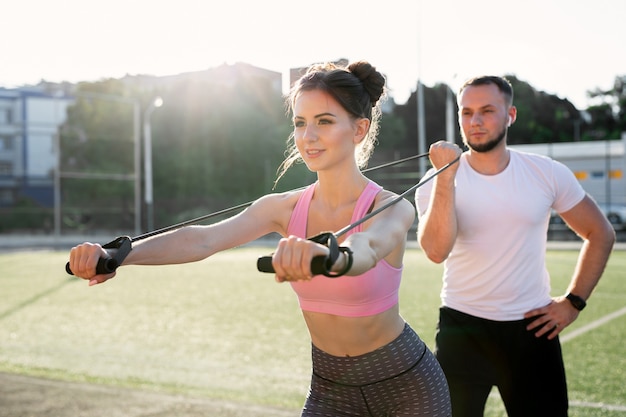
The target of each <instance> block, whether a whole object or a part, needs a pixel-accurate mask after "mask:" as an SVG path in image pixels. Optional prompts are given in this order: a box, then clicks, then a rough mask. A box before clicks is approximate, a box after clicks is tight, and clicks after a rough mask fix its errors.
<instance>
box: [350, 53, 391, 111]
mask: <svg viewBox="0 0 626 417" xmlns="http://www.w3.org/2000/svg"><path fill="white" fill-rule="evenodd" d="M348 71H350V72H351V73H352V74H354V75H355V76H356V77H357V78H358V79H359V80H361V82H362V83H363V87H365V90H366V91H367V93H368V94H369V96H370V101H371V102H372V107H374V106H375V105H376V103H377V102H378V100H379V99H380V98H381V96H382V95H383V93H384V92H385V77H384V76H383V75H382V74H381V73H380V72H378V71H376V68H375V67H373V66H372V65H371V64H370V63H369V62H367V61H356V62H353V63H352V64H350V65H348Z"/></svg>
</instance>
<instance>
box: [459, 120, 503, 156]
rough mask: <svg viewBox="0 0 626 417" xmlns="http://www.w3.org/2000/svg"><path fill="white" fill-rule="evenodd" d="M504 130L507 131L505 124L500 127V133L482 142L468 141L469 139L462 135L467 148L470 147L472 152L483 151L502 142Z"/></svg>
mask: <svg viewBox="0 0 626 417" xmlns="http://www.w3.org/2000/svg"><path fill="white" fill-rule="evenodd" d="M506 132H507V128H506V126H505V127H503V128H502V131H501V132H500V134H498V136H496V137H495V138H494V139H492V140H490V141H487V142H485V143H483V144H472V143H470V141H469V140H467V138H466V137H465V135H463V142H464V143H465V145H466V146H467V147H468V148H470V149H471V150H473V151H474V152H479V153H485V152H489V151H491V150H493V149H494V148H495V147H496V146H498V144H499V143H500V142H502V141H503V140H504V138H505V137H506Z"/></svg>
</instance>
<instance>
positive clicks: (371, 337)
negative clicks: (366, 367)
mask: <svg viewBox="0 0 626 417" xmlns="http://www.w3.org/2000/svg"><path fill="white" fill-rule="evenodd" d="M302 314H303V315H304V320H305V321H306V323H307V327H308V328H309V333H310V335H311V341H312V343H313V344H314V345H315V346H316V347H317V348H319V349H321V350H323V351H324V352H326V353H328V354H330V355H333V356H358V355H363V354H365V353H368V352H371V351H373V350H376V349H378V348H379V347H381V346H385V345H386V344H388V343H389V342H391V341H393V340H395V339H396V338H397V337H398V336H399V335H400V333H402V330H403V329H404V325H405V321H404V319H403V318H402V317H400V314H399V309H398V305H397V304H396V305H395V306H393V307H391V308H390V309H389V310H387V311H384V312H382V313H379V314H376V315H374V316H365V317H342V316H336V315H333V314H326V313H316V312H312V311H303V312H302Z"/></svg>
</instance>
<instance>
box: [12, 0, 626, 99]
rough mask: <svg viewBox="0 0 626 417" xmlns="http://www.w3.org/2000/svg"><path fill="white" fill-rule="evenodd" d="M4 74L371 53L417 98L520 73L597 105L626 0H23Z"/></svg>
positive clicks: (59, 77)
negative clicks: (421, 88) (594, 92)
mask: <svg viewBox="0 0 626 417" xmlns="http://www.w3.org/2000/svg"><path fill="white" fill-rule="evenodd" d="M4 10H5V12H4V13H3V14H4V16H3V24H2V25H0V37H1V38H2V39H3V47H2V48H1V49H0V50H1V51H2V52H1V54H2V55H1V56H2V67H1V68H0V86H4V87H9V88H10V87H15V86H17V85H22V84H33V83H37V82H38V81H40V80H41V79H45V80H48V81H63V80H67V81H71V82H76V81H95V80H98V79H101V78H107V77H121V76H124V75H125V74H152V75H170V74H177V73H181V72H186V71H197V70H202V69H206V68H210V67H214V66H217V65H220V64H222V63H234V62H247V63H250V64H253V65H257V66H260V67H263V68H268V69H271V70H275V71H279V72H283V73H284V78H287V71H288V69H289V68H290V67H300V66H306V65H308V64H310V63H313V62H319V61H326V60H335V59H339V58H348V59H349V60H357V59H366V60H369V61H370V62H371V63H372V64H374V65H375V66H376V67H377V68H378V69H379V70H380V71H382V72H383V73H385V74H386V76H387V79H388V85H389V87H390V89H391V95H392V96H393V97H394V98H395V99H396V101H397V102H399V103H404V102H405V101H406V99H407V98H408V96H409V94H410V93H411V92H412V91H414V90H415V86H416V83H417V80H418V78H419V79H421V80H422V81H423V82H424V83H425V84H426V85H428V86H432V85H434V84H435V83H437V82H445V83H447V84H449V85H451V86H452V87H454V88H456V87H458V85H459V84H460V83H461V82H462V81H463V80H464V79H466V78H468V77H470V76H473V75H477V74H484V73H490V74H497V75H503V74H509V73H510V74H515V75H516V76H517V77H518V78H519V79H521V80H524V81H526V82H528V83H530V84H531V85H532V86H533V87H535V88H537V89H539V90H543V91H546V92H548V93H551V94H557V95H558V96H559V97H561V98H567V99H569V100H570V101H572V102H573V103H574V104H575V105H576V106H577V107H579V108H584V107H586V106H587V105H589V104H590V103H591V102H589V101H588V100H587V99H586V97H585V92H586V91H587V90H591V89H595V88H610V87H611V86H612V84H613V81H614V79H615V77H616V76H618V75H626V55H624V46H623V43H624V41H626V24H625V23H624V16H626V2H623V1H620V0H594V1H593V2H591V1H580V2H577V1H573V0H525V1H503V0H500V1H498V0H485V1H482V2H468V1H458V0H431V1H428V0H386V1H380V0H316V1H313V2H300V1H293V0H265V1H262V2H261V1H257V0H246V1H237V0H230V1H223V2H219V3H216V2H213V1H210V0H176V1H172V0H107V1H102V0H20V1H15V2H11V4H10V5H8V6H5V8H4Z"/></svg>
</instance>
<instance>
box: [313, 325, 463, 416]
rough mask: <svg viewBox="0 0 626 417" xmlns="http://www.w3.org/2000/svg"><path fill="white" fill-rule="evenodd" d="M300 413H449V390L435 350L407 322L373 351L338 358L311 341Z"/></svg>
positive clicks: (449, 414) (440, 414)
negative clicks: (310, 372) (307, 381)
mask: <svg viewBox="0 0 626 417" xmlns="http://www.w3.org/2000/svg"><path fill="white" fill-rule="evenodd" d="M302 416H305V417H312V416H320V417H321V416H327V417H347V416H351V417H357V416H358V417H374V416H376V417H399V416H402V417H415V416H431V417H450V416H451V411H450V394H449V392H448V385H447V383H446V379H445V376H444V374H443V371H442V370H441V367H440V366H439V363H437V360H436V359H435V356H434V355H433V353H432V352H431V351H430V350H428V348H427V347H426V345H425V344H424V342H423V341H422V340H421V339H420V338H419V337H418V335H417V334H416V333H415V332H414V331H413V329H411V327H409V325H408V324H407V325H406V326H405V328H404V331H403V332H402V334H401V335H400V336H398V338H396V340H394V341H392V342H391V343H389V344H388V345H386V346H383V347H381V348H379V349H376V350H375V351H373V352H370V353H366V354H364V355H359V356H354V357H337V356H332V355H329V354H327V353H326V352H323V351H321V350H320V349H317V348H316V347H315V346H313V376H312V378H311V387H310V390H309V395H308V396H307V399H306V403H305V405H304V409H303V410H302Z"/></svg>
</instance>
